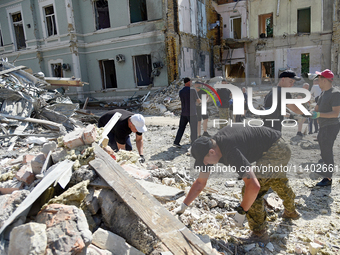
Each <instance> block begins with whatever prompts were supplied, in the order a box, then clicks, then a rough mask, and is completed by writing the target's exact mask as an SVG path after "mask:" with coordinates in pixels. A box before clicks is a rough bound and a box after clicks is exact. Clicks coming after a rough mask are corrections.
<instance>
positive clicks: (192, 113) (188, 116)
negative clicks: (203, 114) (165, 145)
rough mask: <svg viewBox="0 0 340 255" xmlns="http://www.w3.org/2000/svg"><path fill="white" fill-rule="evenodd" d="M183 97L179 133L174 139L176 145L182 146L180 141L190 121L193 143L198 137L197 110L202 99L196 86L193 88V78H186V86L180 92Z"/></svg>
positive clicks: (181, 97)
mask: <svg viewBox="0 0 340 255" xmlns="http://www.w3.org/2000/svg"><path fill="white" fill-rule="evenodd" d="M179 97H180V99H181V107H182V113H181V118H180V120H179V127H178V131H177V135H176V138H175V141H174V146H176V147H177V148H181V147H182V146H181V145H180V141H181V139H182V136H183V134H184V131H185V127H186V126H187V124H188V122H189V124H190V133H191V134H190V139H191V143H193V142H194V141H195V140H196V138H197V112H196V104H199V103H200V102H201V100H200V99H199V98H198V95H197V92H196V90H195V89H194V88H191V80H190V79H189V78H184V88H183V89H181V91H180V92H179Z"/></svg>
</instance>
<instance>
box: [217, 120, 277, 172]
mask: <svg viewBox="0 0 340 255" xmlns="http://www.w3.org/2000/svg"><path fill="white" fill-rule="evenodd" d="M280 137H281V133H280V132H279V131H277V130H273V129H271V128H267V127H249V126H246V127H241V126H233V127H231V126H226V127H224V128H222V129H221V130H220V131H219V132H218V133H217V134H216V135H215V136H214V137H213V139H214V140H215V141H216V143H217V145H218V146H219V148H220V150H221V152H222V158H221V159H220V161H219V162H220V163H223V164H224V165H226V166H228V165H230V166H235V167H236V169H237V171H238V174H239V175H240V176H242V175H243V174H244V172H240V167H241V166H250V165H251V163H253V162H255V161H257V160H259V159H260V158H261V157H262V155H263V153H264V152H266V151H268V150H269V148H270V147H271V146H272V145H273V143H275V142H276V141H277V140H278V139H279V138H280Z"/></svg>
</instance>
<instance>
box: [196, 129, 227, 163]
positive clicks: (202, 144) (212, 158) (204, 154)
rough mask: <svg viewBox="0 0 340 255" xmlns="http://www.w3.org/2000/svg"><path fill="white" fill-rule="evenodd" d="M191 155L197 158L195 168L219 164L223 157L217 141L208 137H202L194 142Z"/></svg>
mask: <svg viewBox="0 0 340 255" xmlns="http://www.w3.org/2000/svg"><path fill="white" fill-rule="evenodd" d="M191 155H192V156H193V157H194V158H195V168H196V167H203V166H204V165H212V164H217V163H218V161H219V160H220V158H221V157H222V154H221V151H220V150H219V147H218V145H217V144H216V141H215V140H214V139H211V138H208V137H206V136H201V137H200V138H197V139H196V140H195V141H194V142H193V144H192V146H191Z"/></svg>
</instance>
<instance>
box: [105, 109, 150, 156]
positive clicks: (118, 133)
mask: <svg viewBox="0 0 340 255" xmlns="http://www.w3.org/2000/svg"><path fill="white" fill-rule="evenodd" d="M117 112H119V113H121V114H122V116H121V117H120V118H119V120H118V121H117V123H116V125H114V127H113V128H112V129H111V131H110V132H109V134H108V138H109V146H110V147H111V148H112V149H113V150H114V151H118V150H120V149H125V150H127V151H131V150H132V145H131V141H130V134H131V133H132V132H133V133H136V147H137V150H138V153H139V155H140V159H139V161H140V162H141V163H144V162H145V158H144V155H143V136H142V134H143V133H144V132H146V130H147V128H146V126H145V119H144V117H143V115H141V114H134V113H132V112H129V111H126V110H123V109H116V110H113V111H109V112H107V113H105V114H104V115H103V116H101V117H100V119H99V121H98V127H104V126H105V125H106V123H108V122H109V121H110V119H111V118H112V116H113V115H114V114H115V113H117Z"/></svg>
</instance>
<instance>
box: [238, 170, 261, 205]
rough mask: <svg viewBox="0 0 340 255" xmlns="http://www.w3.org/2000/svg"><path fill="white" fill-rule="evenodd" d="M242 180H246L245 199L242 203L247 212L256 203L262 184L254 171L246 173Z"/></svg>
mask: <svg viewBox="0 0 340 255" xmlns="http://www.w3.org/2000/svg"><path fill="white" fill-rule="evenodd" d="M242 180H243V181H244V185H245V190H244V195H243V200H242V202H241V204H240V205H241V207H242V208H243V210H244V211H246V212H247V211H248V210H249V208H250V207H251V205H252V204H253V203H254V201H255V199H256V197H257V194H258V193H259V190H260V188H261V186H260V183H259V181H258V180H257V178H256V176H255V174H254V173H253V172H249V173H246V174H244V175H243V176H242Z"/></svg>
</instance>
